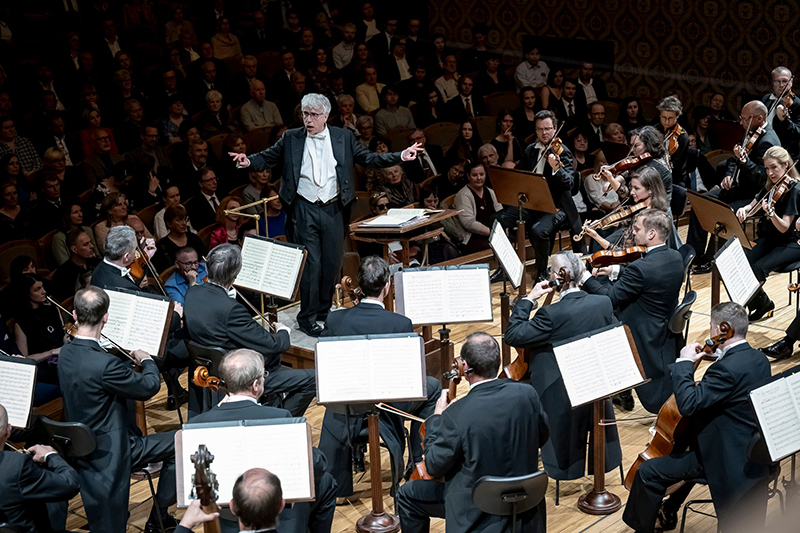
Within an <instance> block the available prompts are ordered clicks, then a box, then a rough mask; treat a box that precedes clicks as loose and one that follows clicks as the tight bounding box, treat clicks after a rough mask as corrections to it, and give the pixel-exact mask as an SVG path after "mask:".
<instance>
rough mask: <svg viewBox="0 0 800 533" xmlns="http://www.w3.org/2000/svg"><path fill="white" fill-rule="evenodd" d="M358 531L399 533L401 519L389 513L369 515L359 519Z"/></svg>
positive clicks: (361, 532)
mask: <svg viewBox="0 0 800 533" xmlns="http://www.w3.org/2000/svg"><path fill="white" fill-rule="evenodd" d="M356 531H357V532H358V533H397V532H399V531H400V519H399V518H397V517H396V516H395V515H393V514H389V513H387V512H383V513H380V514H375V513H369V514H368V515H365V516H362V517H361V518H359V519H358V522H356Z"/></svg>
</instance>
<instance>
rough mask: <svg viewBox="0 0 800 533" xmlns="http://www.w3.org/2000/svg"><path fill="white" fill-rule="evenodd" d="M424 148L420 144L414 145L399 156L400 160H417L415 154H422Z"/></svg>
mask: <svg viewBox="0 0 800 533" xmlns="http://www.w3.org/2000/svg"><path fill="white" fill-rule="evenodd" d="M423 150H425V148H423V147H422V145H421V144H420V143H414V144H412V145H411V146H409V147H408V148H406V149H405V150H403V152H402V153H401V154H400V158H401V159H402V160H403V161H413V160H415V159H416V158H417V154H418V153H419V152H422V151H423Z"/></svg>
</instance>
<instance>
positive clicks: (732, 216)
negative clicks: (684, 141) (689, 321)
mask: <svg viewBox="0 0 800 533" xmlns="http://www.w3.org/2000/svg"><path fill="white" fill-rule="evenodd" d="M686 195H687V198H688V199H689V202H690V203H691V205H692V212H693V213H694V215H695V216H696V217H697V221H698V222H700V226H701V227H702V228H703V229H704V230H705V231H707V232H708V233H709V234H711V238H712V239H713V241H712V242H713V250H712V255H714V254H716V253H717V251H719V249H720V244H721V241H723V240H727V239H729V238H731V237H733V236H736V237H738V238H739V242H741V243H742V246H744V247H745V248H748V249H749V248H752V245H751V244H750V239H748V238H747V234H746V233H745V231H744V228H743V227H742V225H741V223H739V219H738V218H736V213H735V212H734V210H733V208H731V206H729V205H728V204H726V203H725V202H723V201H722V200H718V199H716V198H712V197H711V196H708V195H705V194H700V193H698V192H695V191H686ZM721 282H722V278H721V277H720V275H719V271H718V270H717V267H716V265H712V268H711V307H714V306H715V305H717V304H718V303H719V287H720V283H721Z"/></svg>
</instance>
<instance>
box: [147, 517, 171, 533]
mask: <svg viewBox="0 0 800 533" xmlns="http://www.w3.org/2000/svg"><path fill="white" fill-rule="evenodd" d="M161 520H162V522H164V531H165V532H167V533H169V532H170V531H175V528H176V527H178V521H177V520H176V519H175V517H174V516H172V515H167V516H164V517H162V518H161ZM144 532H145V533H161V526H160V525H159V523H158V520H153V519H152V518H151V519H150V520H148V521H147V524H145V526H144Z"/></svg>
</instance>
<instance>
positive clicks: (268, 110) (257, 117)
mask: <svg viewBox="0 0 800 533" xmlns="http://www.w3.org/2000/svg"><path fill="white" fill-rule="evenodd" d="M266 97H267V90H266V88H265V87H264V83H263V82H261V81H260V80H253V82H252V83H251V84H250V100H248V101H247V102H246V103H245V104H244V105H243V106H242V109H241V111H240V112H239V113H240V115H239V116H240V121H241V124H242V127H243V128H244V130H245V131H252V130H254V129H256V128H263V127H266V126H276V125H278V124H283V119H282V118H281V114H280V113H279V112H278V107H277V106H276V105H275V104H274V103H273V102H270V101H269V100H267V99H266Z"/></svg>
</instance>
